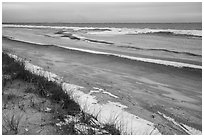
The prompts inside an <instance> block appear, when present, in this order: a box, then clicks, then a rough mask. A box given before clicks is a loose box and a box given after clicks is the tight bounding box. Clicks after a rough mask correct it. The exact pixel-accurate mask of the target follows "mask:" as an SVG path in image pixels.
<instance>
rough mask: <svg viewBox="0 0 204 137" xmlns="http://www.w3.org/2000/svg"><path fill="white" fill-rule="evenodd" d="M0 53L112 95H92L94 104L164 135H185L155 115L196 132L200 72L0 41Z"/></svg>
mask: <svg viewBox="0 0 204 137" xmlns="http://www.w3.org/2000/svg"><path fill="white" fill-rule="evenodd" d="M3 49H11V50H13V51H14V52H15V53H16V54H17V55H18V56H20V57H23V58H26V59H27V60H31V63H33V64H35V65H38V66H41V67H43V68H45V69H46V70H49V71H51V72H54V73H56V74H58V75H60V76H63V77H64V79H65V80H66V81H68V82H70V83H72V84H76V85H79V86H83V87H86V89H85V90H84V92H85V93H89V91H90V90H91V89H92V88H93V87H98V88H101V89H104V90H106V91H107V92H110V93H112V94H113V95H115V96H117V97H118V98H114V97H112V96H110V95H108V94H101V93H100V94H99V93H94V94H95V96H96V97H97V99H98V100H100V103H104V102H107V101H115V102H120V103H121V104H122V105H125V106H128V108H125V109H126V110H127V111H128V112H130V113H132V114H135V115H138V116H139V117H141V118H144V119H146V120H149V121H151V122H153V123H155V124H156V125H157V128H158V129H159V130H160V132H162V133H164V134H174V133H176V134H186V132H185V131H184V130H183V129H181V127H179V126H176V125H175V124H174V123H172V122H170V121H169V120H167V119H165V117H164V116H163V115H161V113H163V114H165V115H167V116H169V117H171V118H173V119H175V120H176V121H177V122H179V123H183V124H185V125H188V126H190V127H193V128H195V129H198V130H202V122H201V120H202V84H201V82H202V72H201V71H195V70H188V69H186V70H185V69H178V68H174V67H167V66H163V65H156V64H151V63H144V62H138V61H131V60H128V59H121V58H118V57H112V56H104V55H94V54H90V53H84V52H80V51H73V50H67V49H62V48H59V47H54V46H39V45H35V44H28V43H22V42H17V41H11V40H8V39H5V38H3Z"/></svg>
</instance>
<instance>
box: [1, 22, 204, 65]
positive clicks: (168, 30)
mask: <svg viewBox="0 0 204 137" xmlns="http://www.w3.org/2000/svg"><path fill="white" fill-rule="evenodd" d="M3 27H5V28H24V29H27V28H28V29H30V30H31V29H37V30H38V31H40V30H42V31H43V30H45V29H51V30H54V31H55V32H54V33H53V31H52V33H48V34H45V35H43V37H45V36H49V37H53V38H55V39H57V40H60V39H62V38H65V39H69V40H72V41H81V42H84V43H91V44H94V49H91V46H90V47H87V48H88V49H86V48H85V49H80V51H86V52H87V51H89V52H91V53H97V54H99V53H100V54H102V53H103V54H104V55H107V54H111V55H117V56H120V57H125V58H129V59H135V60H140V61H145V62H151V63H152V62H154V63H157V64H165V65H170V66H179V67H188V66H189V67H193V68H201V65H202V24H201V23H9V24H8V23H7V24H3ZM31 41H32V40H31ZM33 42H34V41H33ZM53 45H55V43H54V44H53ZM61 47H64V46H63V45H61ZM101 47H103V48H104V49H113V50H115V51H120V54H116V53H113V52H104V51H102V52H101V51H100V50H99V51H98V50H97V51H95V49H97V48H98V49H101ZM72 49H76V48H75V47H72ZM113 50H112V51H113ZM127 53H128V55H127ZM133 54H134V56H132V55H133ZM135 55H137V56H136V57H135ZM138 55H139V56H138ZM140 55H141V56H142V57H145V58H141V56H140ZM156 59H157V60H156ZM195 65H196V66H195Z"/></svg>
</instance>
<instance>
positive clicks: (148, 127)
mask: <svg viewBox="0 0 204 137" xmlns="http://www.w3.org/2000/svg"><path fill="white" fill-rule="evenodd" d="M8 55H9V56H10V57H12V58H14V59H15V60H16V61H20V62H24V64H25V69H26V70H28V71H30V72H32V73H34V74H36V75H39V76H43V77H45V78H47V79H48V80H49V81H53V82H56V83H58V84H59V85H61V87H62V89H63V91H64V92H66V93H67V94H68V95H69V96H70V97H71V98H72V99H73V100H74V101H75V102H76V103H78V104H79V105H80V107H81V109H82V110H83V111H84V112H86V113H88V114H91V115H93V116H94V117H96V118H97V120H98V121H99V122H100V123H103V124H111V125H115V127H116V128H117V129H119V130H120V132H121V133H122V134H134V135H150V134H153V135H158V134H161V133H160V132H159V131H158V129H157V128H156V127H155V125H154V123H152V122H150V121H147V120H145V119H142V118H140V117H138V116H135V115H133V114H130V113H129V112H127V111H125V110H124V108H127V106H124V105H122V104H120V103H119V102H111V101H109V102H108V103H106V104H99V103H98V101H97V100H96V98H95V97H94V96H92V95H90V94H85V93H84V92H83V91H82V90H81V89H83V87H81V86H77V85H73V84H69V83H66V82H64V81H63V79H62V78H61V77H59V76H57V75H56V74H54V73H51V72H48V71H45V70H44V69H43V68H41V67H38V66H36V65H33V64H31V63H30V62H28V61H25V60H23V59H22V58H19V57H18V56H16V55H13V54H10V53H8ZM95 89H96V88H95ZM98 90H101V89H98ZM101 91H102V92H104V91H103V90H101ZM105 93H106V94H107V92H105ZM108 93H109V92H108ZM110 95H111V94H110Z"/></svg>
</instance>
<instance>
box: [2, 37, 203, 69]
mask: <svg viewBox="0 0 204 137" xmlns="http://www.w3.org/2000/svg"><path fill="white" fill-rule="evenodd" d="M5 38H6V39H9V40H13V41H18V42H24V43H30V44H38V45H42V46H45V45H46V44H43V43H36V42H31V41H25V40H18V39H14V38H12V39H10V38H9V37H5ZM46 46H47V45H46ZM51 46H57V47H61V48H65V49H68V50H74V51H80V52H86V53H91V54H99V55H107V56H114V57H119V58H125V59H129V60H134V61H141V62H145V63H153V64H158V65H165V66H172V67H176V68H190V69H199V70H202V66H199V65H194V64H188V63H182V62H174V61H168V60H161V59H152V58H143V57H134V56H129V55H121V54H116V53H110V52H103V51H95V50H89V49H81V48H74V47H66V46H62V45H51Z"/></svg>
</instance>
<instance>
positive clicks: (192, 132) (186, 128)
mask: <svg viewBox="0 0 204 137" xmlns="http://www.w3.org/2000/svg"><path fill="white" fill-rule="evenodd" d="M158 114H160V115H162V116H163V117H164V118H165V119H167V120H168V121H171V122H172V123H174V124H175V125H177V126H179V127H180V128H181V129H183V130H184V131H185V132H186V133H188V134H190V135H202V132H201V131H199V130H197V129H194V128H192V127H189V126H187V125H185V124H182V123H177V122H176V121H175V120H174V119H173V118H171V117H168V116H166V115H165V114H163V113H161V112H159V111H158Z"/></svg>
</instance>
